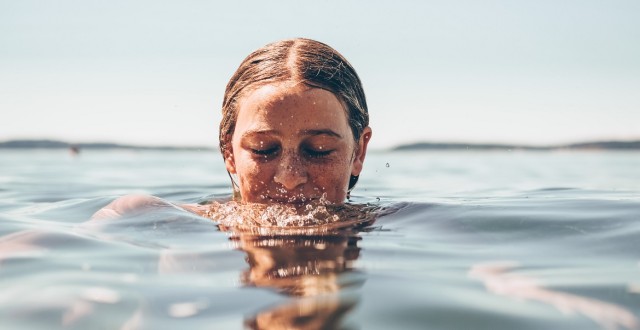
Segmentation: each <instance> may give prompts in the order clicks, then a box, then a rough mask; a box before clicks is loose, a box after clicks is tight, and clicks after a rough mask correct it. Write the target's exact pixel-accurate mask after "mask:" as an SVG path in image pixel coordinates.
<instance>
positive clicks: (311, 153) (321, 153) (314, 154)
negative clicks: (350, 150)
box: [304, 149, 335, 158]
mask: <svg viewBox="0 0 640 330" xmlns="http://www.w3.org/2000/svg"><path fill="white" fill-rule="evenodd" d="M334 151H335V150H315V149H304V153H305V154H306V155H307V156H308V157H310V158H323V157H327V156H329V155H330V154H331V153H333V152H334Z"/></svg>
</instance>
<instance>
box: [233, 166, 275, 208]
mask: <svg viewBox="0 0 640 330" xmlns="http://www.w3.org/2000/svg"><path fill="white" fill-rule="evenodd" d="M236 172H237V175H238V179H239V182H238V184H239V185H240V190H241V192H242V195H243V198H251V199H254V197H255V196H257V195H259V194H260V193H262V192H263V191H264V189H265V187H267V186H268V185H269V182H270V181H271V178H272V177H273V175H272V172H273V170H272V169H270V166H268V165H266V164H264V163H259V162H256V161H255V160H253V159H250V158H248V157H245V158H240V159H237V160H236ZM254 195H255V196H254Z"/></svg>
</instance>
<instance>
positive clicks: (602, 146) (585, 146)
mask: <svg viewBox="0 0 640 330" xmlns="http://www.w3.org/2000/svg"><path fill="white" fill-rule="evenodd" d="M391 150H398V151H400V150H407V151H417V150H532V151H547V150H640V140H636V141H591V142H580V143H572V144H558V145H549V146H528V145H518V144H478V143H431V142H416V143H410V144H402V145H399V146H396V147H393V148H391Z"/></svg>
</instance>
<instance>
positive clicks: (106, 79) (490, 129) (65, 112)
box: [0, 0, 640, 148]
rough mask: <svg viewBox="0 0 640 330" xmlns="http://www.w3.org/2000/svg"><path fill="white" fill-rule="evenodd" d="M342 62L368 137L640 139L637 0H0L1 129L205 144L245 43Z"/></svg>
mask: <svg viewBox="0 0 640 330" xmlns="http://www.w3.org/2000/svg"><path fill="white" fill-rule="evenodd" d="M298 36H301V37H308V38H313V39H317V40H320V41H323V42H325V43H328V44H329V45H331V46H333V47H334V48H336V49H337V50H338V51H340V52H341V53H342V54H343V55H345V56H346V57H347V58H348V59H349V61H350V62H351V63H352V64H353V65H354V66H355V68H356V70H357V71H358V73H359V74H360V76H361V78H362V80H363V82H364V85H365V91H366V93H367V97H368V102H369V110H370V114H371V126H372V127H373V129H374V138H373V140H372V146H373V147H374V148H383V147H388V146H392V145H395V144H399V143H405V142H414V141H422V140H428V141H471V142H497V143H526V144H533V145H539V144H547V143H564V142H573V141H580V140H592V139H638V138H640V1H637V0H630V1H617V0H608V1H594V0H567V1H562V0H560V1H558V0H554V1H551V0H537V1H530V0H528V1H515V0H510V1H507V0H505V1H496V0H492V1H478V0H468V1H456V0H448V1H220V2H215V1H196V0H191V1H184V0H183V1H158V0H144V1H132V0H127V1H93V0H77V1H71V0H66V1H62V0H59V1H55V0H50V1H44V0H43V1H33V0H15V1H14V0H0V140H6V139H13V138H54V139H62V140H67V141H70V142H90V141H115V142H121V143H130V144H153V145H212V146H214V145H217V141H216V140H217V127H218V122H219V120H220V114H219V113H220V110H219V109H220V104H221V103H222V96H223V92H224V87H225V85H226V82H227V80H228V79H229V77H230V76H231V74H232V73H233V71H234V70H235V69H236V67H237V65H238V64H239V63H240V62H241V60H242V59H243V58H244V57H245V56H246V55H248V54H249V53H250V52H251V51H252V50H254V49H256V48H258V47H260V46H262V45H264V44H266V43H268V42H271V41H275V40H278V39H283V38H291V37H298Z"/></svg>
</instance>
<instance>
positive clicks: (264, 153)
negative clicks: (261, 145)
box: [249, 147, 279, 156]
mask: <svg viewBox="0 0 640 330" xmlns="http://www.w3.org/2000/svg"><path fill="white" fill-rule="evenodd" d="M278 149H279V148H278V147H273V148H268V149H249V150H250V151H251V153H253V154H254V155H260V156H271V155H275V154H276V153H277V152H278Z"/></svg>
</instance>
